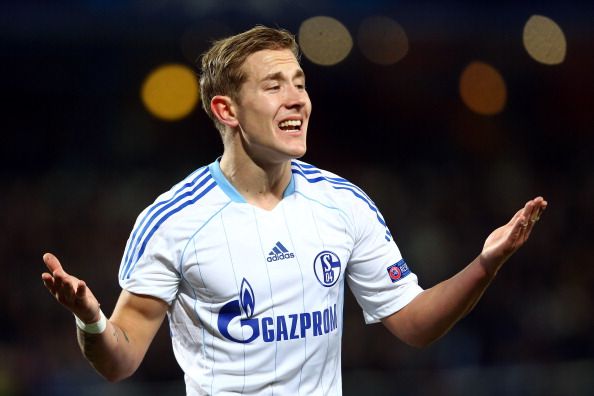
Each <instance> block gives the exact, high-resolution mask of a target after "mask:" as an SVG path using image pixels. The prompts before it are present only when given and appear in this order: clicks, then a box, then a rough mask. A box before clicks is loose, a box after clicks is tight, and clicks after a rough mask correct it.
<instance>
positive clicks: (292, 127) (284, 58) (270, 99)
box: [236, 49, 311, 164]
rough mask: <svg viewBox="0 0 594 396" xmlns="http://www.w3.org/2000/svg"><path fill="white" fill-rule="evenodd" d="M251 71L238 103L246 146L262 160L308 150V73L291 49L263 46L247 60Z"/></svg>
mask: <svg viewBox="0 0 594 396" xmlns="http://www.w3.org/2000/svg"><path fill="white" fill-rule="evenodd" d="M242 68H243V71H244V72H245V73H246V75H247V79H246V81H245V82H244V83H243V85H242V87H241V90H240V92H239V103H236V113H237V119H238V120H239V123H240V126H241V133H242V137H243V141H244V147H245V149H246V151H247V152H248V154H249V155H250V156H252V157H253V158H254V159H256V160H257V161H260V162H261V163H270V164H272V163H280V162H283V161H287V160H289V159H292V158H299V157H301V156H303V155H304V154H305V150H306V135H307V124H308V120H309V115H310V113H311V102H310V100H309V96H308V95H307V92H306V90H305V75H304V74H303V70H301V67H300V66H299V63H298V62H297V59H295V56H294V55H293V53H292V52H291V51H290V50H288V49H287V50H263V51H258V52H255V53H253V54H252V55H250V56H249V57H248V58H247V59H246V60H245V62H244V64H243V66H242Z"/></svg>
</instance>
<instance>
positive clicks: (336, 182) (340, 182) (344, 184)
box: [291, 161, 392, 241]
mask: <svg viewBox="0 0 594 396" xmlns="http://www.w3.org/2000/svg"><path fill="white" fill-rule="evenodd" d="M291 163H292V165H294V167H292V168H291V172H292V173H293V174H297V175H300V176H302V177H303V178H304V179H305V180H307V181H308V182H309V183H318V182H321V181H325V182H328V183H330V185H331V186H332V188H334V189H336V190H347V191H350V192H351V193H352V194H353V195H354V196H355V197H357V198H358V199H360V200H361V201H363V202H365V203H366V204H367V206H368V207H369V209H370V210H371V211H372V212H374V213H375V216H376V218H377V221H378V222H379V223H380V224H381V225H382V226H384V227H385V229H386V235H385V238H386V240H387V241H390V240H391V239H392V234H391V233H390V230H389V229H388V226H387V224H386V222H385V220H384V218H383V217H382V215H381V213H380V211H379V210H378V209H377V207H376V206H375V204H374V203H373V201H372V200H371V199H370V198H369V197H368V196H367V194H365V193H364V192H363V190H361V189H360V188H359V187H357V186H356V185H354V184H352V183H350V182H349V181H348V180H346V179H343V178H340V177H329V176H324V175H323V174H322V172H321V171H320V170H319V169H316V168H315V167H314V166H312V165H309V164H304V163H298V162H295V161H292V162H291ZM314 174H316V175H317V174H319V175H320V176H317V177H311V176H310V175H314Z"/></svg>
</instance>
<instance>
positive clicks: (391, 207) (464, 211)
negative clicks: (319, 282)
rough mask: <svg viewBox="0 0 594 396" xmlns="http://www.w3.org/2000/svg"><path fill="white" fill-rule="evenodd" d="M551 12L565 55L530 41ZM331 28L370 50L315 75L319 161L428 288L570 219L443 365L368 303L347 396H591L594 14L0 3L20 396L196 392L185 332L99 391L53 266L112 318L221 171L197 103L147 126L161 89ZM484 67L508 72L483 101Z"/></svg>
mask: <svg viewBox="0 0 594 396" xmlns="http://www.w3.org/2000/svg"><path fill="white" fill-rule="evenodd" d="M534 15H539V16H544V17H547V18H550V20H552V21H554V23H555V24H556V25H554V26H557V27H558V28H560V31H562V36H561V39H559V37H560V36H559V34H558V33H559V31H558V30H555V29H553V28H551V26H552V25H550V24H549V25H547V24H546V23H545V24H544V25H537V26H536V27H534V26H532V30H530V29H529V28H528V27H527V25H526V24H527V22H528V21H529V20H530V18H531V17H532V16H534ZM317 16H326V17H332V18H334V19H335V20H336V21H340V23H341V24H342V26H343V27H345V28H346V30H347V31H348V32H349V34H350V35H351V37H352V48H351V49H350V51H348V54H347V55H346V57H345V58H344V59H343V60H342V61H340V62H338V63H336V64H334V65H320V64H318V63H316V62H315V61H313V60H312V59H310V58H308V57H307V56H304V57H303V59H302V61H303V62H302V63H303V68H304V70H305V72H306V75H307V79H308V91H309V94H310V96H311V98H312V102H313V108H314V110H313V115H312V120H311V122H310V130H309V150H308V153H307V155H306V156H305V157H304V158H303V159H304V160H305V161H307V162H310V163H313V164H316V165H317V166H319V167H321V168H326V169H329V170H331V171H334V172H336V173H338V174H340V175H341V176H343V177H345V178H347V179H349V180H351V181H352V182H354V183H356V184H358V185H359V186H361V187H362V188H363V189H365V190H366V192H367V193H368V194H369V195H370V196H371V197H372V198H373V199H374V200H375V202H376V203H377V204H378V206H379V207H380V208H381V210H382V213H383V215H384V217H385V218H386V220H387V222H388V225H389V226H390V228H391V231H392V233H393V234H394V235H395V239H396V242H397V243H398V245H399V247H400V249H401V250H402V252H403V255H404V257H405V258H406V260H407V262H408V264H409V265H410V266H411V267H412V269H413V271H415V272H416V273H417V274H418V276H419V279H420V284H421V285H422V286H423V287H431V286H433V285H434V284H436V283H437V282H439V281H441V280H443V279H445V278H446V277H449V276H451V275H453V274H454V273H456V272H457V271H459V270H460V269H462V268H463V267H464V266H465V265H466V264H467V263H468V262H470V261H471V260H472V259H473V258H474V257H475V256H476V255H477V254H478V253H479V252H480V250H481V248H482V244H483V241H484V239H485V237H486V236H487V235H488V234H489V232H490V231H491V230H492V229H494V228H495V227H496V226H499V225H501V224H503V223H504V222H507V221H508V219H509V217H510V216H511V215H512V214H513V213H514V212H515V211H516V210H517V209H518V208H519V207H520V206H522V205H523V203H524V202H525V201H526V200H528V199H530V198H532V197H534V196H537V195H543V196H544V197H546V199H547V200H548V201H549V208H548V210H547V211H546V213H545V215H544V216H543V218H542V220H541V221H540V222H539V224H538V227H536V229H535V231H534V232H533V235H532V237H531V240H530V241H529V243H528V244H527V245H526V246H525V247H524V248H523V249H522V250H521V251H519V252H518V253H517V254H516V255H515V256H514V257H513V258H512V259H511V260H510V261H509V262H508V264H507V265H506V266H505V267H504V269H503V270H502V271H501V272H500V274H499V276H498V278H497V279H496V280H495V282H494V283H493V284H492V285H491V287H490V289H489V290H488V291H487V293H486V294H485V296H484V298H483V300H482V301H481V302H480V303H479V305H478V306H477V307H476V309H475V310H474V311H473V312H472V313H471V314H470V315H469V316H468V317H467V318H465V319H464V320H462V321H461V322H460V323H459V324H458V325H457V326H456V327H455V328H454V329H453V330H452V331H451V332H450V333H449V334H448V335H447V336H446V337H445V338H443V339H441V340H440V341H438V342H436V343H435V344H434V345H432V346H430V347H428V348H426V349H422V350H417V349H413V348H410V347H407V346H405V345H403V344H402V343H401V342H399V341H398V340H396V339H394V338H393V337H391V336H390V335H389V334H388V332H387V331H386V330H385V329H384V328H383V327H382V326H381V325H371V326H366V325H364V324H363V318H362V315H361V311H360V308H359V307H358V306H357V304H356V302H355V301H354V299H353V298H352V296H351V294H350V292H347V293H346V294H347V303H346V309H345V313H344V315H345V317H344V323H343V325H344V338H343V383H344V394H345V395H359V394H369V395H392V394H397V395H402V396H404V395H415V396H416V395H592V394H594V336H593V334H594V321H593V320H592V313H593V309H592V305H593V304H592V303H593V296H594V291H593V286H594V265H593V264H594V263H593V262H592V261H593V260H592V258H593V257H594V244H593V243H592V241H593V230H594V166H593V165H594V161H593V159H592V156H593V150H594V115H593V114H594V77H593V75H592V73H593V71H594V23H593V22H594V5H593V3H592V2H586V1H583V2H580V1H566V2H561V1H556V2H526V3H523V2H472V1H445V2H438V1H387V0H386V1H379V0H368V1H365V2H363V1H354V0H348V1H338V0H316V1H314V0H302V1H300V0H291V1H289V0H277V1H275V0H243V1H227V0H218V1H215V0H169V1H168V0H155V1H140V0H120V1H115V0H80V1H76V2H71V1H53V2H48V1H40V0H39V1H4V2H3V3H2V5H1V6H0V49H1V52H0V56H1V59H2V66H1V78H2V80H1V83H2V96H3V100H2V102H3V104H2V107H1V108H2V113H3V116H2V127H1V131H2V133H1V138H2V145H1V146H0V180H1V187H0V211H1V212H0V235H1V237H0V260H1V262H2V275H3V281H2V282H1V285H2V286H1V287H0V395H32V394H40V393H42V394H44V395H46V396H50V395H103V394H107V393H109V394H111V395H136V394H146V393H152V394H172V395H175V394H183V392H184V390H183V389H184V388H183V375H182V373H181V371H180V369H179V368H178V366H177V363H176V362H175V360H174V358H173V354H172V351H171V346H170V341H169V336H168V329H167V325H166V324H165V325H164V326H163V328H162V329H161V331H160V333H159V334H158V336H157V339H156V340H155V342H154V343H153V345H152V347H151V349H150V350H149V352H148V355H147V357H146V359H145V361H144V362H143V364H142V366H141V368H140V369H139V370H138V372H137V373H136V374H135V375H134V376H133V377H132V378H131V379H129V380H127V381H125V382H123V383H120V384H116V385H110V384H107V383H105V382H104V381H103V380H102V379H100V378H99V377H98V376H97V375H96V374H95V373H94V371H93V370H92V369H91V368H90V366H89V365H88V364H87V363H86V361H85V360H84V359H83V358H82V357H81V355H80V352H79V350H78V347H77V345H76V340H75V325H74V319H73V318H72V315H71V314H69V313H68V312H67V311H66V310H65V309H63V308H62V307H60V306H59V305H58V304H57V303H56V302H55V301H54V300H53V298H51V296H50V295H49V294H48V293H47V291H46V290H45V288H44V287H43V285H42V282H41V276H40V275H41V272H42V271H43V270H44V265H43V263H42V261H41V256H42V254H43V253H44V252H45V251H52V252H54V253H55V254H56V255H57V256H58V257H59V258H60V259H61V261H62V263H63V264H64V266H65V267H66V270H67V271H70V272H71V273H73V274H76V275H78V276H80V277H81V278H83V279H85V280H86V281H87V282H88V283H89V284H90V286H91V287H92V290H93V291H94V292H95V294H96V295H97V297H98V298H99V300H100V301H101V302H102V307H103V309H104V311H105V312H106V313H108V312H111V310H112V308H113V306H114V303H115V301H116V299H117V297H118V294H119V292H120V289H119V286H118V283H117V271H118V267H119V262H120V258H121V255H122V252H123V249H124V245H125V242H126V240H127V238H128V234H129V232H130V231H131V229H132V226H133V222H134V220H135V218H136V216H137V215H138V214H139V213H140V211H141V210H142V209H143V208H144V207H146V206H147V205H149V204H150V203H151V202H152V201H153V200H154V199H155V197H156V196H157V195H158V194H160V193H161V192H163V191H165V190H167V189H169V188H170V187H171V186H172V185H173V184H174V183H176V182H177V181H179V180H180V179H181V178H183V177H184V176H186V175H187V174H189V173H191V172H192V171H193V170H194V169H196V168H198V167H199V166H201V165H204V164H207V163H210V162H211V161H212V160H213V159H214V158H216V156H218V155H220V153H221V152H222V145H221V142H220V138H219V136H218V132H217V131H216V130H215V129H214V127H213V126H212V124H211V122H210V121H209V120H208V118H207V117H206V115H205V114H204V112H203V111H202V110H201V109H200V104H197V105H196V106H194V107H193V110H191V111H188V112H187V114H186V115H185V116H184V117H182V118H179V119H177V120H173V121H171V120H169V121H167V120H164V119H162V118H159V117H158V116H155V115H153V114H152V113H151V112H149V111H148V109H147V107H146V106H145V105H144V103H143V100H142V99H141V87H142V85H143V82H144V81H145V79H146V78H147V76H148V75H149V74H150V73H151V71H153V70H155V68H157V67H159V66H161V65H164V64H170V63H174V64H178V65H186V66H188V67H190V68H191V67H193V63H194V60H195V59H196V57H197V56H198V55H199V54H200V53H201V52H202V51H204V50H205V49H206V48H207V47H208V44H209V42H210V41H211V40H212V39H215V38H220V37H223V36H225V35H227V34H232V33H238V32H240V31H242V30H245V29H247V28H250V27H252V26H253V25H255V24H266V25H271V26H280V27H284V28H287V29H289V30H291V31H292V32H294V33H295V34H297V33H298V32H299V31H300V28H303V26H304V25H303V24H304V21H308V20H310V18H312V17H317ZM370 17H381V18H384V19H382V20H384V21H385V18H389V19H390V20H392V21H395V22H397V24H398V26H399V27H400V30H398V32H399V36H398V35H396V36H398V37H399V40H400V41H398V43H394V46H396V45H399V46H400V47H401V48H400V49H401V56H400V59H399V60H398V61H397V62H395V63H393V62H392V63H389V62H384V63H389V64H378V62H377V61H375V62H374V61H373V57H371V58H370V57H369V51H368V49H369V48H367V49H366V47H365V45H368V46H372V47H373V46H374V45H376V47H378V46H379V47H378V48H379V50H378V48H376V50H377V51H379V53H380V55H381V54H382V53H385V52H386V51H387V49H389V48H390V42H389V40H388V42H387V43H386V42H383V44H382V36H381V34H380V36H377V31H376V32H375V34H376V36H373V34H372V35H371V39H369V38H368V39H364V38H362V37H363V36H362V34H363V33H362V26H363V25H364V22H365V21H369V19H367V18H370ZM310 21H311V20H310ZM373 21H377V19H375V20H373ZM533 21H534V20H533ZM537 22H538V21H537ZM540 22H542V18H541V19H540ZM545 22H546V21H545ZM371 25H372V27H373V26H377V25H374V24H373V23H372V24H371ZM316 26H317V25H316ZM367 26H368V27H369V23H367ZM527 29H528V33H529V34H528V36H526V34H527V33H526V32H527ZM314 30H315V29H314ZM380 30H381V29H380ZM320 31H322V30H320ZM385 32H386V35H385V36H386V37H388V36H390V34H389V32H390V31H389V30H387V28H386V30H385ZM306 33H307V32H306V31H304V36H303V37H305V34H306ZM314 33H315V31H314ZM318 33H319V32H318ZM403 34H404V35H405V36H404V41H403ZM539 34H541V36H539ZM310 36H311V34H310ZM314 36H315V35H314ZM393 36H394V35H393ZM396 36H394V37H396ZM319 37H320V41H323V39H324V37H326V36H324V35H323V34H320V35H319ZM374 37H375V38H374ZM535 37H536V38H535ZM530 40H532V44H530ZM551 40H553V41H551ZM555 40H556V41H555ZM314 41H315V40H314ZM384 41H385V40H384ZM340 43H342V44H344V40H343V41H341V42H340ZM340 43H339V44H340ZM380 44H381V45H384V47H383V50H382V47H381V45H380ZM386 45H387V47H386ZM530 45H533V47H532V51H533V52H534V51H536V52H538V51H540V54H541V56H542V57H544V61H543V60H542V59H541V61H539V60H538V59H535V58H534V56H532V55H531V53H530V51H529V47H527V46H530ZM377 51H376V52H377ZM555 51H556V52H555ZM559 51H565V52H564V56H562V57H561V58H562V59H560V58H559V57H558V58H557V59H556V60H555V59H553V58H555V56H556V55H555V54H557V55H558V53H559ZM322 52H324V51H322ZM326 52H327V51H326ZM551 57H552V58H551ZM551 59H552V61H551ZM376 60H377V59H376ZM547 61H550V62H549V63H547ZM477 62H478V63H477ZM379 63H381V62H379ZM477 64H478V65H479V66H481V65H482V66H485V67H486V68H487V69H488V70H487V71H489V72H490V74H489V73H487V74H480V73H478V74H473V75H471V77H470V78H469V79H468V80H467V81H466V80H464V78H465V77H464V71H468V67H469V65H475V66H476V65H477ZM485 67H483V69H485ZM473 76H474V77H473ZM477 76H478V77H477ZM481 76H482V77H481ZM466 77H468V76H466ZM489 79H490V80H489ZM473 84H474V85H473ZM464 87H466V88H464ZM464 89H466V90H469V91H470V92H471V95H470V96H465V94H464V92H465V91H464ZM472 95H474V99H472V97H473V96H472ZM477 95H478V96H477ZM481 95H482V96H481ZM477 97H478V99H477ZM472 100H476V101H478V102H477V103H478V104H477V103H475V105H474V106H473V102H472ZM493 101H494V102H493ZM481 103H482V104H483V105H482V107H481ZM485 103H486V105H485ZM493 103H495V104H494V105H493ZM485 106H486V107H485Z"/></svg>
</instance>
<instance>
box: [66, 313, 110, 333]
mask: <svg viewBox="0 0 594 396" xmlns="http://www.w3.org/2000/svg"><path fill="white" fill-rule="evenodd" d="M74 318H75V320H76V326H77V327H78V328H79V329H81V330H82V331H84V332H85V333H89V334H101V333H103V332H104V331H105V328H106V327H107V318H106V317H105V315H104V314H103V311H101V310H99V320H98V321H96V322H95V323H85V322H83V321H82V320H80V318H79V317H78V316H76V315H74Z"/></svg>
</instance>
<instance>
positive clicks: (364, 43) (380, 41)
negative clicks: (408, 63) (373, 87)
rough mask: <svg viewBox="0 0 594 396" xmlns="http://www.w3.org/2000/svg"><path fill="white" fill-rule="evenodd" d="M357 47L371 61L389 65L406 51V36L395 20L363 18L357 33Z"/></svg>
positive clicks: (381, 17)
mask: <svg viewBox="0 0 594 396" xmlns="http://www.w3.org/2000/svg"><path fill="white" fill-rule="evenodd" d="M357 42H358V44H359V49H360V50H361V52H362V53H363V55H364V56H365V57H366V58H367V59H369V60H370V61H371V62H374V63H378V64H380V65H391V64H393V63H396V62H398V61H399V60H401V59H402V58H404V57H405V56H406V54H407V52H408V37H407V36H406V32H405V31H404V29H403V28H402V26H400V25H399V24H398V23H397V22H396V21H394V20H393V19H390V18H388V17H383V16H376V17H370V18H367V19H365V20H364V21H363V22H362V23H361V25H360V26H359V32H358V34H357Z"/></svg>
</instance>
